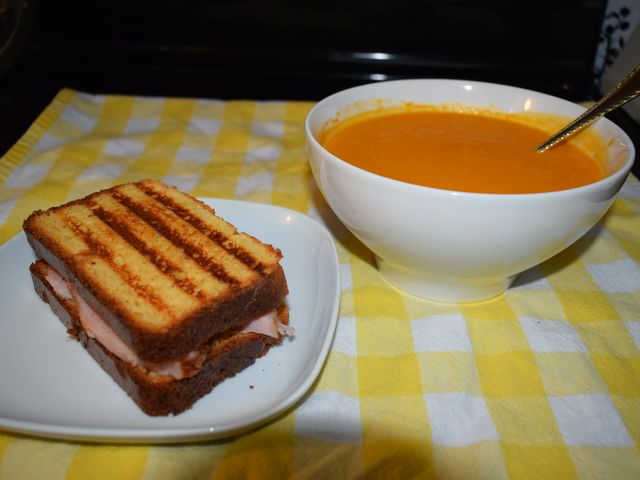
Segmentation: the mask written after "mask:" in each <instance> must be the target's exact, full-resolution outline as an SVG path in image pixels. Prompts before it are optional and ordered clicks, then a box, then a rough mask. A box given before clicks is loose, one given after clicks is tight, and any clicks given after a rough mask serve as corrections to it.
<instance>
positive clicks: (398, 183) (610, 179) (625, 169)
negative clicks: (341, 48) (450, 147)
mask: <svg viewBox="0 0 640 480" xmlns="http://www.w3.org/2000/svg"><path fill="white" fill-rule="evenodd" d="M436 82H438V83H450V84H452V85H461V86H462V85H474V86H475V85H477V86H480V87H482V86H485V87H492V88H494V87H498V88H506V89H507V90H509V91H513V92H519V93H527V94H533V95H536V96H539V97H541V98H547V99H550V100H553V101H560V102H563V103H567V104H571V105H573V106H575V107H578V108H579V109H580V110H581V111H585V110H586V108H585V107H583V106H582V105H580V104H578V103H574V102H571V101H569V100H566V99H564V98H561V97H556V96H554V95H549V94H547V93H543V92H538V91H536V90H530V89H527V88H522V87H517V86H513V85H506V84H501V83H493V82H483V81H476V80H464V79H448V78H412V79H404V80H386V81H380V82H372V83H364V84H362V85H357V86H354V87H350V88H346V89H343V90H339V91H337V92H335V93H332V94H331V95H329V96H327V97H324V98H322V99H321V100H319V101H318V102H317V103H316V104H315V105H314V106H313V107H312V108H311V110H309V112H308V113H307V115H306V117H305V121H304V130H305V135H306V138H307V142H308V143H311V145H313V147H315V148H317V149H320V150H321V151H322V152H323V153H324V154H325V155H326V156H327V157H328V158H329V159H330V160H331V161H333V162H334V163H336V164H338V165H339V166H340V167H342V168H346V169H347V170H351V171H353V172H359V173H361V174H364V175H365V177H367V178H369V179H371V180H375V181H379V182H383V183H387V184H389V185H390V186H395V187H397V188H405V189H406V188H409V191H412V192H419V191H427V192H431V193H432V194H436V195H446V196H448V197H449V196H456V197H458V196H459V197H462V198H474V199H484V200H488V199H509V200H516V199H518V200H531V199H534V198H538V199H540V198H541V197H556V196H559V197H562V196H567V195H573V194H577V193H581V192H583V191H588V190H593V189H598V188H599V187H600V186H605V185H607V184H611V183H616V182H618V181H619V180H621V179H623V178H626V176H627V175H628V174H629V172H630V171H631V167H632V166H633V163H634V161H635V157H636V151H635V145H634V144H633V142H632V141H631V138H630V137H629V135H627V133H626V132H625V131H624V130H623V129H622V127H620V126H619V125H617V124H616V123H614V122H613V121H611V120H610V119H608V118H606V117H602V118H601V119H599V120H598V121H604V122H605V123H606V124H607V125H608V126H610V127H613V128H614V129H615V130H616V133H615V134H616V137H617V138H619V139H621V140H622V141H624V142H625V144H626V147H627V149H628V151H629V156H628V158H627V159H626V161H625V163H624V164H623V165H622V166H621V167H620V168H619V169H618V170H616V171H615V172H613V173H611V174H610V175H607V176H606V177H604V178H602V179H600V180H598V181H596V182H592V183H588V184H586V185H580V186H578V187H573V188H567V189H563V190H553V191H549V192H534V193H485V192H467V191H463V190H447V189H443V188H436V187H429V186H426V185H418V184H414V183H409V182H404V181H402V180H396V179H394V178H389V177H385V176H383V175H379V174H377V173H373V172H369V171H368V170H364V169H362V168H360V167H357V166H355V165H353V164H351V163H349V162H347V161H345V160H342V159H341V158H339V157H337V156H336V155H334V154H333V153H331V152H329V151H328V150H327V149H326V148H324V146H323V145H322V144H321V143H320V142H319V141H318V139H317V138H316V135H315V134H314V133H313V131H312V129H311V121H312V119H313V117H314V116H315V115H316V114H317V112H318V111H319V110H320V109H321V108H323V107H324V106H325V105H326V104H327V103H330V102H331V101H333V100H335V99H336V97H340V96H344V95H347V94H349V93H350V92H353V91H357V90H363V89H366V88H374V87H375V86H377V85H382V86H383V87H384V85H385V84H389V85H390V84H396V85H397V84H402V83H405V84H409V83H412V84H421V83H436ZM346 105H348V103H347V104H345V106H346Z"/></svg>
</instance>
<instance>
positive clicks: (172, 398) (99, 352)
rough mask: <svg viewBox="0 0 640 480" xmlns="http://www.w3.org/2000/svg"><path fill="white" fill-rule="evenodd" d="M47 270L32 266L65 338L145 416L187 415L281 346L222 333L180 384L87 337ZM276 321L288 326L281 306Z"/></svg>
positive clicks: (247, 335) (268, 340)
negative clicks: (78, 346) (76, 343)
mask: <svg viewBox="0 0 640 480" xmlns="http://www.w3.org/2000/svg"><path fill="white" fill-rule="evenodd" d="M47 268H49V267H48V265H47V264H46V263H45V262H43V261H36V262H35V263H33V264H32V265H31V267H30V271H31V278H32V280H33V284H34V287H35V290H36V292H37V293H38V295H39V296H40V298H42V300H44V301H45V302H46V303H48V304H49V306H50V307H51V309H52V310H53V312H54V313H55V314H56V315H57V316H58V318H59V319H60V320H61V321H62V323H63V324H64V325H65V327H66V328H67V331H68V332H69V334H70V335H71V336H72V337H74V338H75V339H76V340H78V341H79V342H80V343H81V344H82V345H83V346H84V348H85V349H86V350H87V351H88V352H89V353H90V354H91V356H92V357H93V358H94V359H95V360H96V361H97V362H98V364H100V366H101V367H102V368H103V369H104V370H105V371H106V372H107V373H108V374H109V375H110V376H111V377H112V378H113V380H114V381H115V382H116V383H117V384H118V385H120V387H121V388H122V389H123V390H124V391H125V392H126V393H127V394H128V395H129V396H130V397H131V398H132V399H133V401H134V402H135V403H136V404H137V405H138V406H139V407H140V408H141V409H142V410H143V411H144V412H145V413H147V414H148V415H152V416H159V415H169V414H178V413H180V412H183V411H185V410H187V409H188V408H190V407H191V406H192V405H193V404H194V403H195V402H196V401H197V400H198V399H199V398H201V397H202V396H204V395H206V394H207V393H209V392H210V391H211V390H212V389H213V388H214V387H215V386H216V385H217V384H219V383H220V382H222V381H223V380H225V379H226V378H229V377H232V376H234V375H235V374H236V373H238V372H240V371H242V370H244V369H245V368H247V367H248V366H250V365H252V364H253V363H254V362H255V361H256V359H258V358H259V357H261V356H263V355H265V354H266V353H267V351H268V350H269V348H270V347H271V346H273V345H275V344H279V343H280V342H281V341H282V337H280V338H273V337H270V336H267V335H261V334H259V333H254V332H250V333H248V332H244V333H237V332H236V333H227V334H221V335H219V336H217V337H214V338H213V339H211V340H209V341H208V342H207V343H206V345H204V346H201V347H200V350H201V351H204V352H206V358H205V359H204V361H203V363H202V365H201V368H199V371H198V373H196V374H194V375H192V376H188V377H186V378H182V379H180V380H175V379H173V378H172V377H170V376H164V375H157V374H154V373H150V372H149V371H147V370H145V369H144V368H142V367H137V366H132V365H130V364H128V363H126V362H124V361H122V360H120V359H119V358H117V357H116V356H114V355H113V354H112V353H111V352H109V351H108V350H106V349H105V348H104V347H103V346H102V345H101V344H100V343H99V342H98V341H96V340H95V339H93V338H91V337H89V335H87V332H86V331H85V330H84V329H83V328H82V324H81V323H80V320H79V318H78V306H77V305H76V304H75V302H74V301H73V300H69V299H68V298H64V297H63V296H61V295H59V294H58V293H56V291H55V289H54V288H53V286H52V285H51V284H50V283H49V281H48V280H47ZM278 317H279V320H280V321H281V322H282V323H284V324H287V323H288V310H287V308H286V306H285V305H284V304H282V305H280V307H279V308H278Z"/></svg>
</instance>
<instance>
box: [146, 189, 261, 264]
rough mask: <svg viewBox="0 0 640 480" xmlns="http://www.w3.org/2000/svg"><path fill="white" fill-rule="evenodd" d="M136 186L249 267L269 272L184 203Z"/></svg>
mask: <svg viewBox="0 0 640 480" xmlns="http://www.w3.org/2000/svg"><path fill="white" fill-rule="evenodd" d="M136 186H137V187H138V188H139V189H140V190H142V191H143V192H144V193H146V194H147V195H149V196H150V197H153V198H154V199H155V200H156V201H157V202H158V203H161V204H162V205H164V206H165V207H166V208H168V209H169V210H171V211H172V212H174V213H175V214H176V215H178V216H179V217H181V218H182V219H183V220H185V221H186V222H188V223H189V224H191V225H192V226H193V227H194V228H196V229H197V230H199V231H200V232H201V233H203V234H205V235H206V236H207V237H208V238H209V239H210V240H212V241H214V242H216V243H217V244H218V245H220V246H221V247H222V248H224V249H225V250H226V251H227V252H229V253H230V254H231V255H233V256H234V257H236V258H237V259H238V260H240V261H241V262H242V263H244V264H245V265H246V266H248V267H249V268H251V269H253V270H255V271H256V272H258V273H260V274H261V275H264V274H265V273H266V272H267V266H266V265H264V264H263V263H262V262H261V261H260V260H259V259H257V258H255V257H254V256H253V255H252V254H251V252H248V251H246V250H244V249H243V248H241V247H237V246H235V245H233V242H231V241H230V239H229V237H227V236H226V235H224V234H223V233H222V232H219V231H217V230H212V229H211V227H210V225H208V224H207V223H205V222H203V221H202V220H200V219H199V218H197V217H195V216H194V215H192V214H191V212H190V211H189V210H188V209H187V208H184V207H183V206H182V205H179V204H177V203H176V202H174V201H173V200H172V199H171V198H169V197H168V196H166V195H163V194H162V193H160V192H156V191H155V190H153V188H150V187H148V186H147V185H144V184H141V183H137V184H136ZM214 213H215V212H214Z"/></svg>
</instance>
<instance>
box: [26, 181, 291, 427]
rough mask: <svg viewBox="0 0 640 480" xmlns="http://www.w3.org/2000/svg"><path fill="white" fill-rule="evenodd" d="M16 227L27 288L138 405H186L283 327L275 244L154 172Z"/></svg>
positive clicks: (162, 408)
mask: <svg viewBox="0 0 640 480" xmlns="http://www.w3.org/2000/svg"><path fill="white" fill-rule="evenodd" d="M24 231H25V233H26V236H27V240H28V241H29V243H30V244H31V246H32V248H33V250H34V252H35V253H36V257H37V260H36V262H34V263H33V264H32V265H31V267H30V271H31V276H32V279H33V282H34V286H35V289H36V292H37V293H38V295H39V296H40V297H41V298H42V299H43V300H44V301H45V302H47V303H48V304H49V305H50V306H51V308H52V309H53V311H54V312H55V313H56V315H57V316H58V317H59V318H60V320H61V321H62V322H63V323H64V324H65V326H66V327H67V330H68V331H69V333H70V334H71V335H72V336H73V337H75V338H76V339H78V340H79V341H80V342H81V343H82V344H83V346H84V347H85V348H86V349H87V350H88V352H89V353H90V354H91V355H92V356H93V357H94V359H95V360H96V361H97V362H98V363H99V364H100V365H101V366H102V368H103V369H104V370H105V371H106V372H107V373H109V375H110V376H111V377H112V378H113V379H114V380H115V381H116V382H117V383H118V384H119V385H120V386H121V387H122V388H123V389H124V390H125V391H126V392H127V393H128V394H129V396H130V397H131V398H132V399H133V400H134V401H135V402H136V403H137V404H138V406H139V407H140V408H141V409H142V410H143V411H144V412H146V413H147V414H149V415H168V414H178V413H180V412H182V411H184V410H186V409H188V408H190V407H191V406H192V405H193V403H194V402H196V401H197V400H198V399H199V398H201V397H202V396H203V395H205V394H207V393H208V392H210V391H211V389H213V387H214V386H215V385H217V384H218V383H220V382H221V381H222V380H224V379H225V378H228V377H230V376H232V375H235V374H236V373H238V372H239V371H241V370H243V369H244V368H246V367H247V366H249V365H251V364H252V363H254V361H255V360H256V359H257V358H259V357H260V356H262V355H264V354H266V353H267V351H268V350H269V348H270V347H272V346H273V345H276V344H278V343H280V342H281V341H282V338H283V337H284V336H285V335H293V330H292V328H291V327H289V326H288V309H287V307H286V302H285V297H286V295H287V293H288V289H287V282H286V278H285V275H284V271H283V269H282V266H281V265H280V259H281V258H282V253H281V252H280V251H279V250H278V249H277V248H274V247H272V246H271V245H267V244H264V243H262V242H260V241H259V240H257V239H255V238H254V237H252V236H250V235H247V234H245V233H241V232H238V231H237V230H236V228H235V227H234V226H233V225H231V224H229V223H228V222H226V221H224V220H223V219H222V218H220V217H218V216H217V215H216V214H215V212H214V211H213V210H212V209H211V208H209V207H208V206H207V205H205V204H204V203H202V202H200V201H198V200H197V199H195V198H193V197H191V196H190V195H188V194H186V193H183V192H180V191H178V190H176V189H174V188H172V187H169V186H167V185H165V184H164V183H162V182H159V181H154V180H143V181H140V182H136V183H128V184H123V185H118V186H116V187H113V188H110V189H107V190H102V191H100V192H96V193H94V194H91V195H89V196H87V197H85V198H82V199H80V200H76V201H72V202H69V203H67V204H65V205H62V206H59V207H54V208H51V209H49V210H46V211H37V212H34V213H33V214H32V215H31V216H29V218H27V220H25V222H24Z"/></svg>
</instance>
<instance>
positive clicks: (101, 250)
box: [58, 210, 170, 313]
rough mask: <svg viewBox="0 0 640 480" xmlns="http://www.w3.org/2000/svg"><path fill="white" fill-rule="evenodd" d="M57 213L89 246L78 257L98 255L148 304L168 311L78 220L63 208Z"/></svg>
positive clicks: (163, 303)
mask: <svg viewBox="0 0 640 480" xmlns="http://www.w3.org/2000/svg"><path fill="white" fill-rule="evenodd" d="M58 215H60V216H62V219H63V220H64V222H65V223H66V224H67V225H68V226H69V227H71V228H72V229H73V230H74V231H75V232H76V233H77V234H78V236H79V237H80V238H82V240H83V241H84V242H85V243H86V245H87V246H88V247H89V251H88V252H87V253H86V254H84V255H82V254H81V255H79V256H78V257H82V256H85V257H89V256H93V255H95V256H99V257H100V258H102V259H103V260H105V261H106V262H107V263H108V264H109V266H110V267H111V268H112V269H113V270H114V271H116V272H118V274H119V275H120V277H121V278H123V279H124V280H125V282H126V283H127V284H128V285H129V286H130V287H131V288H133V289H134V290H135V291H136V292H137V293H138V294H139V295H140V296H141V297H143V298H145V299H146V300H147V301H148V302H149V303H150V304H152V305H154V306H155V307H156V308H157V309H158V310H159V311H162V312H166V313H169V312H170V309H169V308H168V306H167V304H166V303H165V302H164V301H162V298H161V297H159V296H158V295H157V294H156V292H155V291H154V290H153V289H152V288H148V287H147V286H145V285H142V284H141V283H140V281H139V280H140V279H139V277H138V276H137V275H135V274H134V273H133V272H131V271H130V270H129V268H127V266H126V265H124V264H123V265H118V264H117V263H116V262H115V261H114V259H113V253H112V252H111V250H109V248H108V247H107V246H106V245H105V244H104V243H103V242H100V241H99V240H96V239H95V238H93V235H91V233H90V232H89V230H88V229H86V228H82V225H81V224H80V222H76V221H74V220H73V219H71V218H70V217H69V216H68V215H66V212H65V211H64V210H62V211H60V212H58Z"/></svg>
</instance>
